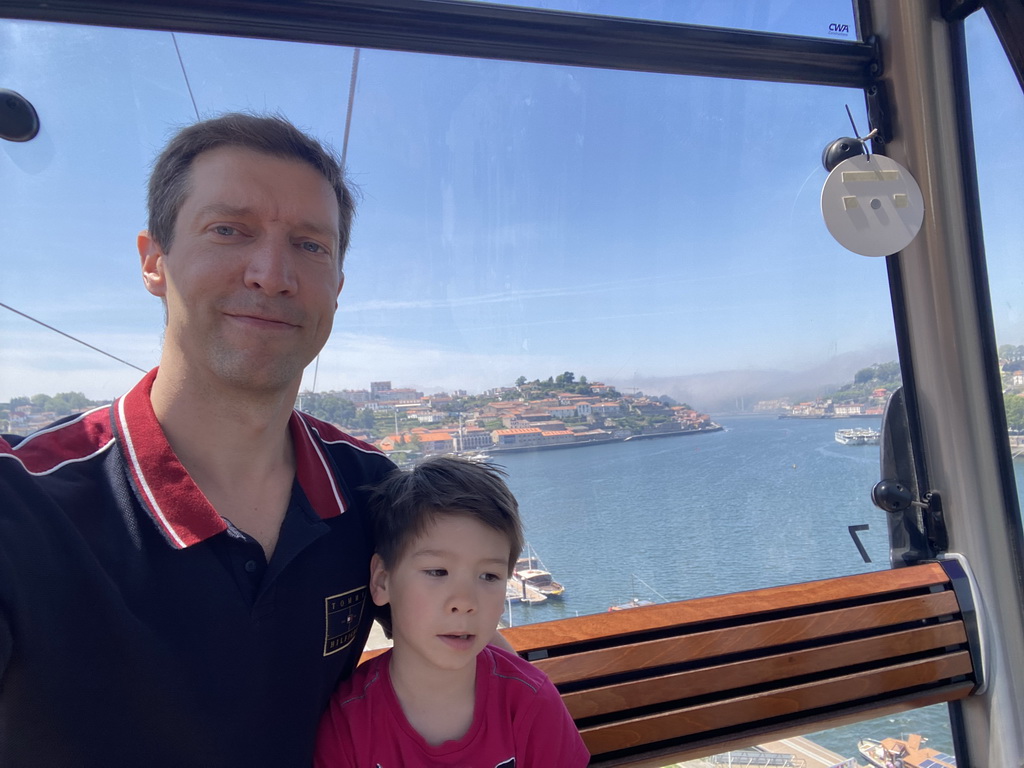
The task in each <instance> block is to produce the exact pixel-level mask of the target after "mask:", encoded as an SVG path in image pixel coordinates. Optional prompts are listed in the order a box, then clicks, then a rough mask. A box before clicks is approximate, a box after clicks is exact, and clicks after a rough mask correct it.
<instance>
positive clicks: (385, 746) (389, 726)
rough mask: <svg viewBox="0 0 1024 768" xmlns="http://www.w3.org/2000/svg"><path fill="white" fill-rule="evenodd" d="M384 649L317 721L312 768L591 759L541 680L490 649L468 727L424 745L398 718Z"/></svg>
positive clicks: (537, 766)
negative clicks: (439, 741)
mask: <svg viewBox="0 0 1024 768" xmlns="http://www.w3.org/2000/svg"><path fill="white" fill-rule="evenodd" d="M390 660H391V652H390V651H388V652H387V653H385V654H382V655H381V656H378V657H377V658H375V659H371V660H370V661H368V662H366V663H365V664H363V665H362V666H360V667H359V668H358V669H357V670H356V671H355V674H353V675H352V677H351V678H349V679H348V680H346V681H345V682H343V683H342V684H341V685H340V686H338V689H337V690H336V691H335V692H334V695H333V697H332V698H331V704H330V706H329V707H328V709H327V711H326V712H325V713H324V716H323V719H321V721H320V731H319V733H318V734H317V741H316V757H315V759H314V765H315V766H316V768H417V767H418V766H438V767H439V768H440V767H441V766H445V767H449V768H552V766H558V768H583V766H586V765H587V763H588V762H589V761H590V755H589V754H588V752H587V748H586V747H585V746H584V745H583V740H582V739H581V738H580V735H579V732H578V731H577V730H576V726H575V724H574V723H573V721H572V718H571V717H570V716H569V713H568V712H567V711H566V709H565V705H563V704H562V700H561V698H559V695H558V691H556V690H555V686H554V685H552V684H551V681H550V680H548V678H547V676H546V675H545V674H544V673H543V672H541V671H540V670H538V669H537V668H535V667H534V666H533V665H532V664H530V663H529V662H526V661H523V660H522V659H520V658H519V657H518V656H516V655H515V654H512V653H508V652H507V651H504V650H502V649H500V648H496V647H495V646H493V645H488V646H487V647H486V648H484V649H483V650H482V651H481V652H480V654H479V655H478V656H477V660H476V703H475V706H474V709H473V724H472V725H470V727H469V730H468V731H467V732H466V735H465V736H463V737H462V738H461V739H458V740H456V741H446V742H445V743H444V744H441V745H440V746H436V747H434V746H431V745H430V744H428V743H427V742H426V741H424V739H423V737H422V736H420V735H419V734H418V733H417V732H416V731H415V729H413V727H412V726H411V725H409V722H408V720H406V719H405V715H404V714H403V712H402V707H401V705H400V704H399V703H398V698H397V697H396V696H395V691H394V688H392V687H391V677H390V676H389V674H388V664H389V662H390Z"/></svg>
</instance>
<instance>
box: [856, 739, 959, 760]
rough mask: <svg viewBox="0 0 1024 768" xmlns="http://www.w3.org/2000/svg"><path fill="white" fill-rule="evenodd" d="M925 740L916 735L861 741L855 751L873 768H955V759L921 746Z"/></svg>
mask: <svg viewBox="0 0 1024 768" xmlns="http://www.w3.org/2000/svg"><path fill="white" fill-rule="evenodd" d="M925 741H926V739H925V738H924V737H922V736H920V735H918V734H916V733H912V734H909V735H908V736H907V737H906V738H905V739H895V738H888V739H882V740H881V741H878V740H876V739H861V740H860V741H858V742H857V751H858V752H860V754H861V757H863V758H864V759H865V760H867V761H868V762H869V763H871V765H873V766H875V768H956V758H955V757H954V756H953V755H947V754H946V753H945V752H939V751H938V750H937V749H931V748H930V747H925V746H923V743H924V742H925Z"/></svg>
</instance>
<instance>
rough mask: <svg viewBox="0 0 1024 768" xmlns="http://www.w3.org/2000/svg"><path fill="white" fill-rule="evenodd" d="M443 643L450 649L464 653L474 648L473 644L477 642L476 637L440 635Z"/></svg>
mask: <svg viewBox="0 0 1024 768" xmlns="http://www.w3.org/2000/svg"><path fill="white" fill-rule="evenodd" d="M438 637H439V638H441V640H442V642H444V644H445V645H447V646H449V647H450V648H454V649H455V650H459V651H464V650H468V649H470V648H472V647H473V643H474V642H475V641H476V635H469V634H466V635H457V634H452V635H438Z"/></svg>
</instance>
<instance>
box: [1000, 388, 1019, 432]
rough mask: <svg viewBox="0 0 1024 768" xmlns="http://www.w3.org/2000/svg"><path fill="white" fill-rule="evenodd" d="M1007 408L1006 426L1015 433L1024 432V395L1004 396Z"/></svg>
mask: <svg viewBox="0 0 1024 768" xmlns="http://www.w3.org/2000/svg"><path fill="white" fill-rule="evenodd" d="M1003 404H1004V406H1005V407H1006V424H1007V426H1008V427H1009V428H1010V429H1012V430H1013V431H1014V432H1024V395H1013V394H1006V395H1004V396H1003Z"/></svg>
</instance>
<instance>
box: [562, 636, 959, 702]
mask: <svg viewBox="0 0 1024 768" xmlns="http://www.w3.org/2000/svg"><path fill="white" fill-rule="evenodd" d="M966 642H967V634H966V632H965V631H964V628H963V625H962V624H960V623H958V622H947V623H945V624H935V625H931V626H926V627H919V628H917V629H911V630H904V631H901V632H896V633H893V634H890V635H882V636H879V637H869V638H863V639H860V640H852V641H847V642H843V643H837V644H833V645H828V646H824V647H819V648H810V649H806V650H802V651H796V652H791V653H784V654H775V655H771V656H767V657H760V658H756V659H747V660H744V661H739V662H733V663H727V664H720V665H716V666H713V667H702V668H699V669H691V670H687V671H684V672H678V673H674V674H666V675H660V676H658V677H654V678H646V679H642V680H635V681H631V682H626V683H618V684H615V685H606V686H601V687H598V688H592V689H588V690H584V691H577V692H569V693H563V694H562V701H563V702H565V705H566V707H567V708H568V710H569V713H570V714H571V715H572V716H573V718H574V719H580V718H584V717H593V716H595V715H603V714H606V713H609V712H619V711H623V710H628V709H634V708H637V707H642V706H648V705H652V704H663V703H665V702H669V701H674V700H677V699H682V698H693V697H698V696H706V695H708V694H713V693H717V692H719V691H727V690H732V689H742V688H749V687H751V686H756V685H762V684H765V683H772V682H777V681H780V680H786V679H790V678H793V677H797V676H801V675H809V674H814V673H820V672H824V671H827V670H833V669H841V668H844V667H846V668H848V667H851V666H854V665H860V664H867V663H870V662H878V661H883V660H886V659H890V658H892V649H893V648H894V647H897V648H899V649H900V652H901V653H902V654H904V655H907V656H909V655H912V654H916V653H922V652H924V651H930V650H934V649H937V648H943V647H945V646H954V645H961V644H963V643H966Z"/></svg>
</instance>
